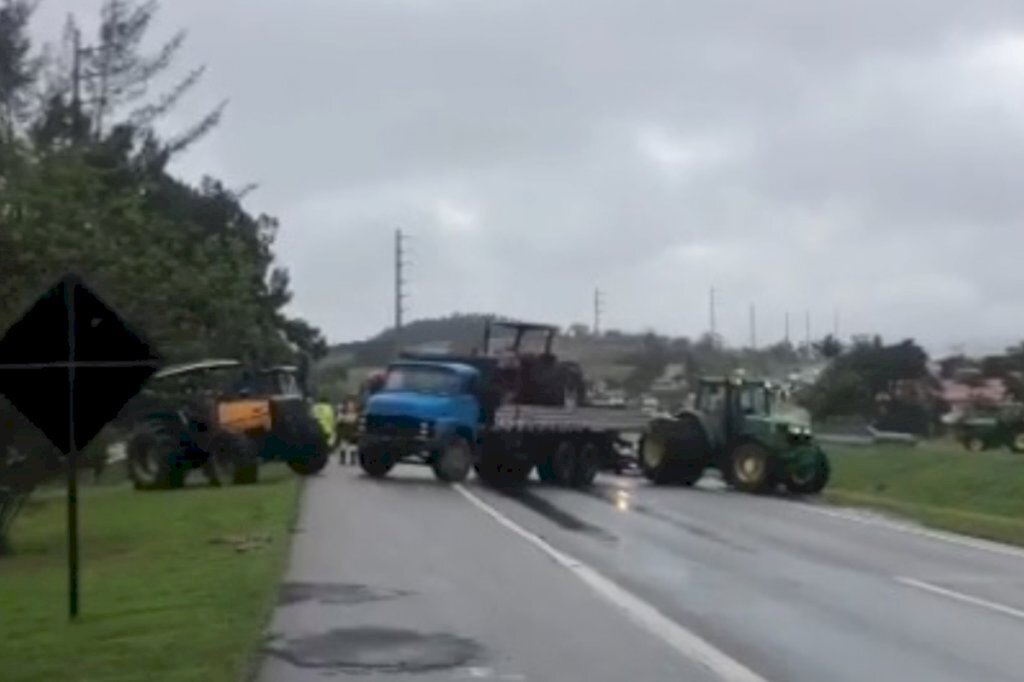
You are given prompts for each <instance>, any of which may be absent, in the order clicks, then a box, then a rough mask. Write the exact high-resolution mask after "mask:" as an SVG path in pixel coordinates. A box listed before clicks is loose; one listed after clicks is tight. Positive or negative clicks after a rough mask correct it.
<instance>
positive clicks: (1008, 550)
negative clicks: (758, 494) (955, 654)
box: [797, 504, 1024, 559]
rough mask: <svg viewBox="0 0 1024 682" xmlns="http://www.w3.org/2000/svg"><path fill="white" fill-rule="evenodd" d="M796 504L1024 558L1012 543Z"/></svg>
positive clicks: (816, 511)
mask: <svg viewBox="0 0 1024 682" xmlns="http://www.w3.org/2000/svg"><path fill="white" fill-rule="evenodd" d="M797 506H798V507H800V508H801V509H803V510H804V511H808V512H811V513H812V514H818V515H819V516H827V517H829V518H833V519H841V520H843V521H850V522H852V523H859V524H861V525H863V526H872V527H874V528H881V529H885V530H891V531H894V532H897V533H906V534H908V535H917V536H918V537H924V538H928V539H930V540H936V541H939V542H946V543H948V544H951V545H958V546H960V547H968V548H970V549H976V550H978V551H981V552H989V553H991V554H1002V555H1003V556H1009V557H1014V558H1016V559H1024V549H1021V548H1020V547H1015V546H1014V545H1007V544H1003V543H999V542H995V541H993V540H986V539H984V538H975V537H971V536H970V535H961V534H958V533H952V532H949V531H942V530H933V529H931V528H921V527H918V526H915V525H913V524H911V523H908V522H901V521H895V520H892V519H887V518H884V517H882V518H877V517H866V516H865V517H861V516H858V515H857V514H856V513H850V512H847V511H844V509H843V508H839V509H826V508H824V507H822V506H818V505H813V504H801V505H797Z"/></svg>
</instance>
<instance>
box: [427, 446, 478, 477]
mask: <svg viewBox="0 0 1024 682" xmlns="http://www.w3.org/2000/svg"><path fill="white" fill-rule="evenodd" d="M431 468H432V469H433V470H434V477H435V478H437V480H439V481H444V482H445V483H461V482H462V481H464V480H466V476H468V475H469V470H470V469H472V468H473V448H472V447H470V445H469V443H468V442H467V441H466V439H465V438H462V437H461V436H452V437H451V438H450V439H448V440H447V441H446V442H445V444H444V446H443V447H442V448H441V449H440V450H438V451H437V452H436V453H434V458H433V461H432V462H431Z"/></svg>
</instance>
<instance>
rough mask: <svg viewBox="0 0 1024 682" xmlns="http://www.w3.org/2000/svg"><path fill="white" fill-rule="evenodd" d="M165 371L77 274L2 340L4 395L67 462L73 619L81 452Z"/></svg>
mask: <svg viewBox="0 0 1024 682" xmlns="http://www.w3.org/2000/svg"><path fill="white" fill-rule="evenodd" d="M160 365H161V361H160V357H159V356H158V355H157V353H156V352H155V351H154V350H153V349H152V347H151V346H150V344H148V343H147V342H146V341H144V340H143V339H142V338H141V337H140V336H139V334H137V333H136V332H134V331H132V330H131V329H130V328H129V327H128V326H127V324H126V323H125V322H124V320H122V319H121V318H120V316H118V315H117V313H115V312H114V311H113V310H112V309H111V308H110V307H109V306H107V305H106V304H105V303H104V302H103V301H102V300H100V298H99V297H98V296H97V295H96V294H95V293H93V292H92V291H91V290H90V289H89V288H88V287H87V286H86V285H85V283H84V282H82V280H81V279H80V278H79V277H77V276H75V275H67V276H65V277H63V278H62V279H61V280H60V281H59V282H57V283H56V284H55V285H54V286H53V287H51V288H50V289H48V290H47V291H45V292H44V293H43V294H42V296H40V297H39V299H38V300H37V301H36V302H35V303H34V304H33V305H32V307H31V308H29V310H28V311H27V312H26V313H25V314H24V315H23V316H22V317H21V319H19V320H18V321H17V322H15V323H14V325H12V326H11V328H10V329H9V330H7V333H6V334H5V335H4V336H3V338H2V339H0V393H4V394H5V395H6V396H7V398H8V399H9V400H10V401H11V404H12V405H14V407H16V408H17V409H18V410H19V411H20V412H21V413H22V414H23V415H24V416H25V417H26V418H27V419H28V420H29V421H31V422H32V423H33V424H35V425H36V427H37V428H38V429H39V430H40V431H42V432H43V434H44V435H45V436H46V437H47V438H48V439H49V440H50V441H51V442H52V443H53V444H54V445H56V446H57V448H58V449H59V450H60V451H61V452H62V453H64V455H65V456H66V460H67V486H68V490H67V526H68V527H67V534H68V616H69V618H71V619H72V620H74V619H75V618H77V617H78V612H79V595H80V590H79V580H78V573H79V566H80V563H79V542H78V454H79V452H81V450H82V448H84V447H85V446H86V445H88V444H89V442H90V441H91V440H92V439H93V438H95V437H96V435H97V434H98V433H99V432H100V429H102V428H103V427H104V426H105V425H106V424H107V423H108V422H110V420H112V419H113V418H114V417H116V416H117V413H118V412H120V410H121V408H122V407H124V404H125V403H126V402H128V401H129V400H130V399H131V398H132V397H133V396H134V395H135V394H136V393H138V392H139V390H140V389H141V388H142V386H143V385H144V384H145V383H146V381H147V380H148V379H149V377H150V376H152V374H153V373H154V372H156V371H157V369H159V367H160ZM60 396H66V397H65V398H64V399H61V398H60ZM61 405H63V407H56V408H55V406H61Z"/></svg>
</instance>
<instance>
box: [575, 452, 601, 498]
mask: <svg viewBox="0 0 1024 682" xmlns="http://www.w3.org/2000/svg"><path fill="white" fill-rule="evenodd" d="M600 468H601V451H600V449H599V448H598V446H597V444H595V443H585V444H584V445H583V447H582V448H580V451H579V456H578V457H577V458H576V466H575V467H574V471H573V481H572V484H573V486H574V487H576V488H588V487H590V486H591V485H592V484H593V483H594V479H595V478H597V472H598V470H599V469H600Z"/></svg>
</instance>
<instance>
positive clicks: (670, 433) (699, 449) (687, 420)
mask: <svg viewBox="0 0 1024 682" xmlns="http://www.w3.org/2000/svg"><path fill="white" fill-rule="evenodd" d="M707 458H708V445H707V438H706V436H705V434H704V427H703V425H702V424H701V423H700V421H699V420H698V419H697V418H696V417H695V416H693V415H691V414H682V415H679V416H678V417H676V418H675V419H657V420H655V421H654V422H652V424H651V429H650V432H649V433H647V435H645V436H644V437H643V438H642V439H641V440H640V447H639V462H640V470H641V471H642V472H643V474H644V476H646V477H647V480H649V481H651V482H652V483H655V484H658V485H666V484H682V485H687V486H690V485H693V484H695V483H696V482H697V481H699V480H700V477H701V476H702V475H703V474H704V468H705V465H706V463H707Z"/></svg>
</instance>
